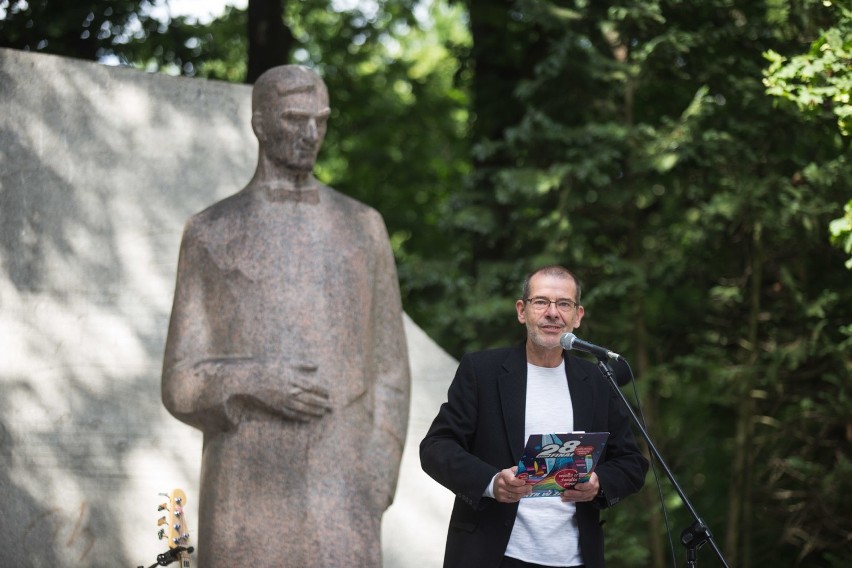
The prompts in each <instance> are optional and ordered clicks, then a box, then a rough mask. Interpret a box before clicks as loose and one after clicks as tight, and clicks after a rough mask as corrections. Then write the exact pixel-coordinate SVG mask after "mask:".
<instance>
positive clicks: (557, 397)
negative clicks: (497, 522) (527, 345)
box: [506, 360, 583, 566]
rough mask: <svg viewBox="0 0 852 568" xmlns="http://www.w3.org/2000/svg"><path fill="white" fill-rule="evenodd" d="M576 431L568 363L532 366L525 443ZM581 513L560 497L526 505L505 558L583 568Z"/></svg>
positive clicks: (533, 499) (520, 510) (527, 500)
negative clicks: (578, 516) (532, 437)
mask: <svg viewBox="0 0 852 568" xmlns="http://www.w3.org/2000/svg"><path fill="white" fill-rule="evenodd" d="M573 430H574V408H573V407H572V406H571V393H570V392H569V391H568V381H567V380H566V377H565V361H564V360H563V361H562V363H560V365H559V366H558V367H554V368H548V367H537V366H535V365H531V364H529V363H527V404H526V419H525V422H524V440H526V439H527V438H529V436H530V434H552V433H557V432H572V431H573ZM576 509H577V507H576V505H575V504H574V503H565V502H563V501H562V499H560V498H559V497H531V498H524V499H521V501H520V503H518V516H517V518H516V519H515V526H514V527H513V528H512V536H511V537H510V538H509V546H508V547H507V548H506V556H511V557H512V558H517V559H518V560H523V561H525V562H532V563H534V564H542V565H544V566H579V565H581V564H583V556H582V554H580V542H579V537H580V533H579V531H578V530H577V519H576V516H575V512H576Z"/></svg>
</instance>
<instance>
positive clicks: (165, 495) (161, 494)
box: [157, 493, 169, 497]
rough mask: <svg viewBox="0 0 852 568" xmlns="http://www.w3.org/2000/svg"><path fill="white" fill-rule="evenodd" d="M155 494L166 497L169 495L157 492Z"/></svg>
mask: <svg viewBox="0 0 852 568" xmlns="http://www.w3.org/2000/svg"><path fill="white" fill-rule="evenodd" d="M157 495H159V496H160V497H168V496H169V494H168V493H157Z"/></svg>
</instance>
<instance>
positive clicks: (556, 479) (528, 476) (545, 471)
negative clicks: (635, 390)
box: [517, 432, 609, 497]
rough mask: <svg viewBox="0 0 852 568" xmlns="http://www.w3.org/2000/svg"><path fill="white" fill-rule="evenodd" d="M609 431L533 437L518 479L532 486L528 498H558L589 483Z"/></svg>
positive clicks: (534, 435)
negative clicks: (583, 483)
mask: <svg viewBox="0 0 852 568" xmlns="http://www.w3.org/2000/svg"><path fill="white" fill-rule="evenodd" d="M607 438H609V432H568V433H565V434H532V435H531V436H530V437H529V439H528V440H527V445H526V447H525V448H524V455H523V456H521V461H520V462H518V473H517V476H518V477H520V478H523V479H524V480H526V482H527V484H528V485H532V486H533V490H532V493H530V494H529V495H527V496H526V497H558V496H560V495H562V492H563V491H565V490H566V489H569V488H571V487H574V486H575V485H576V484H578V483H582V482H585V481H588V480H589V477H590V476H591V475H592V471H594V469H595V466H596V465H597V463H598V460H599V459H600V457H601V454H602V453H603V450H604V446H606V441H607Z"/></svg>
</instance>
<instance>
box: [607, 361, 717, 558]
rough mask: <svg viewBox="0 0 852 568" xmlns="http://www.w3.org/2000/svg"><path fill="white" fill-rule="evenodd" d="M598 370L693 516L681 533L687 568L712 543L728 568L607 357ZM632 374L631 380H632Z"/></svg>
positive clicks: (707, 529)
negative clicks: (622, 387)
mask: <svg viewBox="0 0 852 568" xmlns="http://www.w3.org/2000/svg"><path fill="white" fill-rule="evenodd" d="M597 359H598V368H599V369H600V370H601V373H602V374H603V375H604V376H605V377H606V378H607V379H609V384H610V386H611V387H612V388H613V390H614V391H615V392H617V393H618V396H619V397H621V402H622V403H624V407H625V408H626V409H627V412H629V413H630V416H631V417H632V418H633V423H634V424H635V425H636V427H637V428H638V429H639V432H640V433H641V434H642V437H643V438H644V439H645V442H646V443H647V444H648V449H649V450H650V452H651V454H652V455H653V457H654V458H655V459H656V460H657V462H659V464H660V465H661V466H662V467H663V471H664V472H665V473H666V477H668V478H669V481H670V482H671V484H672V486H673V487H674V488H675V491H677V494H678V495H679V496H680V498H681V500H682V501H683V503H684V505H686V508H687V509H689V512H690V513H691V514H692V518H693V519H694V522H693V523H692V525H690V526H689V527H687V528H685V529H684V530H683V532H681V533H680V542H681V543H682V544H683V545H684V546H685V547H686V566H687V568H696V567H697V566H698V555H697V552H698V549H699V548H701V547H702V546H704V545H705V544H706V543H708V542H709V543H710V546H711V547H712V548H713V550H714V551H716V556H718V557H719V560H721V561H722V565H723V566H725V568H728V563H727V562H725V557H724V556H722V552H721V551H720V550H719V547H718V546H716V542H715V541H714V540H713V535H712V534H711V533H710V529H709V528H708V527H707V525H706V524H704V521H703V520H702V519H701V517H700V516H699V515H698V513H697V512H696V511H695V508H694V507H693V506H692V503H690V502H689V499H687V497H686V494H685V493H684V492H683V489H681V488H680V485H678V483H677V480H676V479H675V476H674V474H673V473H672V471H671V470H670V469H669V466H668V465H666V462H665V461H664V460H663V457H662V456H661V455H660V452H659V450H657V447H656V446H655V445H654V442H652V441H651V436H650V435H649V434H648V431H647V430H645V427H644V426H642V421H641V420H639V417H638V416H636V413H635V412H634V411H633V407H632V406H630V403H629V402H628V401H627V397H625V396H624V393H623V392H621V389H619V388H618V382H617V381H616V380H615V375H614V374H613V371H612V369H611V368H610V367H609V365H607V364H606V363H605V362H604V361H605V359H606V358H605V357H598V358H597ZM632 374H633V373H632V372H631V379H632Z"/></svg>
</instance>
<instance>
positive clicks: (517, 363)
mask: <svg viewBox="0 0 852 568" xmlns="http://www.w3.org/2000/svg"><path fill="white" fill-rule="evenodd" d="M497 388H498V390H499V392H500V406H501V408H502V410H503V419H504V421H505V422H504V424H505V428H506V439H507V441H508V443H509V448H510V449H511V452H512V459H513V460H515V461H517V460H519V459H520V458H521V454H523V452H524V444H526V440H525V439H524V419H525V414H526V404H527V357H526V352H525V351H524V345H523V344H521V345H520V346H519V347H517V348H515V349H512V350H511V351H510V352H509V356H508V357H506V360H505V361H504V362H503V368H502V370H501V373H500V375H499V376H498V377H497Z"/></svg>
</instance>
